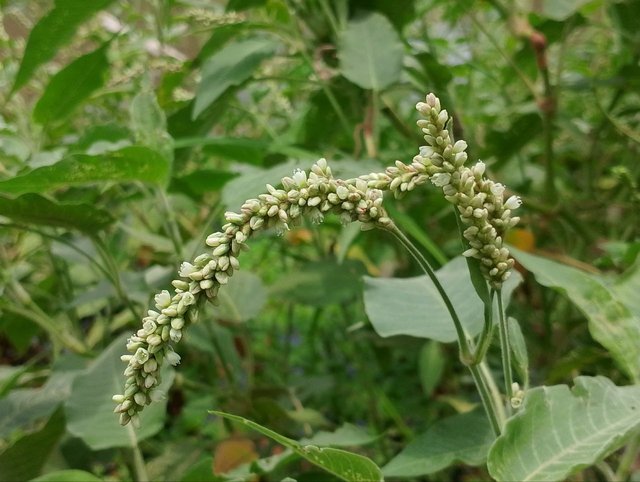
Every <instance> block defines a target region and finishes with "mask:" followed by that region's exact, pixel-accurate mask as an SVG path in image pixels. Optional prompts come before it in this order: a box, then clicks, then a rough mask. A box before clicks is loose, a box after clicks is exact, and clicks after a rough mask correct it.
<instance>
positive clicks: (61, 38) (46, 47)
mask: <svg viewBox="0 0 640 482" xmlns="http://www.w3.org/2000/svg"><path fill="white" fill-rule="evenodd" d="M112 2H113V0H92V1H90V2H88V1H87V0H56V2H55V7H54V8H53V10H51V11H50V12H49V13H47V14H46V15H45V16H44V17H42V18H41V19H40V20H39V21H38V23H37V24H36V26H35V27H33V29H32V30H31V33H30V34H29V39H28V40H27V46H26V47H25V49H24V56H23V57H22V62H20V69H19V70H18V74H17V75H16V80H15V82H14V84H13V89H12V90H13V91H16V90H18V89H19V88H20V87H22V86H23V85H24V84H25V83H26V82H27V81H28V80H29V79H30V78H31V76H32V75H33V72H34V71H35V70H36V69H37V68H38V67H39V66H40V65H42V64H43V63H45V62H48V61H49V60H51V59H52V58H53V56H54V55H55V54H56V52H57V51H58V48H60V46H62V45H64V44H65V43H67V41H69V39H70V38H71V37H72V35H73V34H74V32H75V31H76V29H77V28H78V26H79V25H80V24H82V23H83V22H85V21H86V20H87V19H89V18H90V17H91V16H92V15H93V14H94V13H96V12H97V11H99V10H102V9H103V8H105V7H107V6H108V5H109V4H110V3H112Z"/></svg>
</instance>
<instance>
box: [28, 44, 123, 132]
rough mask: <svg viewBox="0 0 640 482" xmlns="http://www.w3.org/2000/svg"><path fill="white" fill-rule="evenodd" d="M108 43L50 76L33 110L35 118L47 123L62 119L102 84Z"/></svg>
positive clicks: (105, 70) (106, 68) (107, 65)
mask: <svg viewBox="0 0 640 482" xmlns="http://www.w3.org/2000/svg"><path fill="white" fill-rule="evenodd" d="M109 43H110V42H106V43H104V44H102V46H100V47H99V48H98V49H96V50H94V51H93V52H91V53H89V54H86V55H83V56H82V57H79V58H78V59H76V60H74V61H73V62H71V63H70V64H69V65H67V66H66V67H65V68H63V69H62V70H61V71H60V72H58V73H57V74H56V75H54V76H53V77H52V78H51V80H50V81H49V84H48V85H47V87H46V88H45V90H44V93H43V94H42V97H40V100H38V103H37V104H36V106H35V108H34V110H33V119H34V120H35V121H36V122H38V123H39V124H48V123H50V122H54V121H59V120H62V119H64V118H65V117H66V116H68V115H69V114H70V113H71V112H72V111H73V110H74V109H75V108H76V107H77V106H78V105H79V104H80V103H81V102H82V101H84V100H85V99H86V98H87V97H89V95H90V94H91V93H92V92H93V91H94V90H97V89H99V88H100V87H102V85H103V84H104V80H105V74H106V73H107V71H108V68H109V63H108V61H107V47H108V46H109Z"/></svg>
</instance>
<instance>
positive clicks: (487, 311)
mask: <svg viewBox="0 0 640 482" xmlns="http://www.w3.org/2000/svg"><path fill="white" fill-rule="evenodd" d="M494 295H495V290H491V294H490V295H489V296H490V297H489V303H485V304H484V326H483V327H482V333H481V334H480V338H479V339H478V344H477V346H476V349H475V352H474V354H473V361H474V363H473V364H474V365H476V364H478V363H480V362H482V360H484V358H485V356H486V355H487V351H488V350H489V346H491V340H492V338H493V336H491V335H492V334H493V297H494Z"/></svg>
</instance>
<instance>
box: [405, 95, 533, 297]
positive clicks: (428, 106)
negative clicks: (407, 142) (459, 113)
mask: <svg viewBox="0 0 640 482" xmlns="http://www.w3.org/2000/svg"><path fill="white" fill-rule="evenodd" d="M416 108H417V109H418V112H420V114H422V116H424V119H421V120H419V121H418V126H419V127H420V128H422V132H424V139H425V141H426V142H427V144H428V145H427V146H425V147H422V148H421V149H420V153H419V154H418V155H417V156H415V157H414V159H413V164H412V166H415V165H417V164H420V165H422V166H424V172H426V174H427V175H428V176H429V178H430V179H431V182H432V183H433V184H434V185H436V186H438V187H441V188H442V192H443V193H444V196H445V198H446V199H447V201H449V202H450V203H452V204H454V205H455V206H456V207H457V209H458V212H459V214H460V220H461V221H462V223H463V225H464V226H465V229H464V232H463V235H464V237H465V238H466V239H467V241H468V242H469V246H470V247H469V249H467V250H466V251H465V252H464V253H463V254H464V255H465V256H467V257H473V258H477V259H479V260H480V266H481V269H482V272H483V274H484V276H485V278H487V280H488V281H489V283H490V284H491V286H492V287H494V288H500V287H501V286H502V283H503V282H504V281H505V280H506V279H507V278H508V277H509V275H510V274H511V268H512V267H513V264H514V261H513V259H512V258H510V257H509V250H508V249H507V248H506V247H505V246H504V241H503V236H504V233H505V231H506V230H507V229H509V228H510V227H513V226H515V225H516V224H517V223H518V221H519V220H520V218H518V217H516V216H512V215H511V213H512V211H513V210H514V209H516V208H518V207H519V206H520V204H521V201H520V199H519V198H518V197H517V196H511V197H509V198H508V199H507V200H506V201H505V200H504V190H505V188H504V186H503V185H502V184H499V183H495V182H493V181H491V180H490V179H487V178H485V177H484V172H485V168H486V166H485V164H484V163H483V162H482V161H479V162H477V163H476V165H475V166H473V167H471V168H469V167H465V166H464V162H465V161H466V160H467V153H466V152H465V150H466V149H467V143H466V142H464V141H457V142H456V143H454V142H453V140H452V139H451V136H450V134H449V131H448V129H447V124H448V122H449V114H448V113H447V111H446V110H444V109H441V107H440V100H439V99H438V98H437V97H436V96H435V95H433V94H429V95H427V98H426V102H420V103H418V104H417V105H416Z"/></svg>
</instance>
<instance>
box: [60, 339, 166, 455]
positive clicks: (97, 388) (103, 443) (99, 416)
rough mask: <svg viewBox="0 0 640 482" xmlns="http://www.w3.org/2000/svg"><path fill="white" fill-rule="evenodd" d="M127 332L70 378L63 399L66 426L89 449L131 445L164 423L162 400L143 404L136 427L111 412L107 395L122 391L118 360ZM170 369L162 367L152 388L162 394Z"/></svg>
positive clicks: (154, 431) (120, 370)
mask: <svg viewBox="0 0 640 482" xmlns="http://www.w3.org/2000/svg"><path fill="white" fill-rule="evenodd" d="M126 338H127V335H124V336H120V337H118V338H117V339H116V340H114V341H113V342H112V343H111V344H110V345H109V346H108V347H107V349H106V350H104V351H103V352H102V354H101V355H100V356H99V357H98V358H96V359H95V360H94V362H93V363H92V365H91V366H90V367H89V368H88V369H86V370H85V371H84V372H83V373H82V374H79V375H78V376H77V377H76V378H75V380H74V382H73V387H72V391H71V396H70V397H69V399H68V400H67V402H66V403H65V413H66V417H67V430H68V432H69V433H71V434H72V435H74V436H76V437H79V438H81V439H82V441H83V442H84V443H86V444H87V445H88V446H89V447H91V448H92V449H93V450H101V449H106V448H111V447H132V446H134V445H136V444H137V443H138V441H139V440H142V439H144V438H147V437H150V436H152V435H154V434H156V433H157V432H158V431H160V430H161V429H162V427H163V426H164V418H165V410H166V400H164V401H162V402H156V403H153V404H152V405H150V406H149V407H147V409H146V410H144V411H143V412H142V414H141V415H140V429H137V430H136V429H134V428H133V427H132V426H131V425H128V426H127V427H122V426H121V425H120V423H119V422H118V416H117V415H116V414H114V413H113V408H114V406H115V404H114V403H113V401H112V400H111V397H112V396H113V394H115V393H121V392H122V385H123V380H124V379H123V376H122V372H123V370H124V364H123V363H122V361H121V360H120V355H122V354H123V347H124V345H125V343H126ZM173 376H174V372H173V370H172V369H169V370H166V371H165V370H163V380H162V383H161V384H160V386H159V387H158V388H157V389H156V390H158V391H159V392H160V394H162V395H166V393H167V391H168V390H169V387H170V386H171V383H172V382H173Z"/></svg>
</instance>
